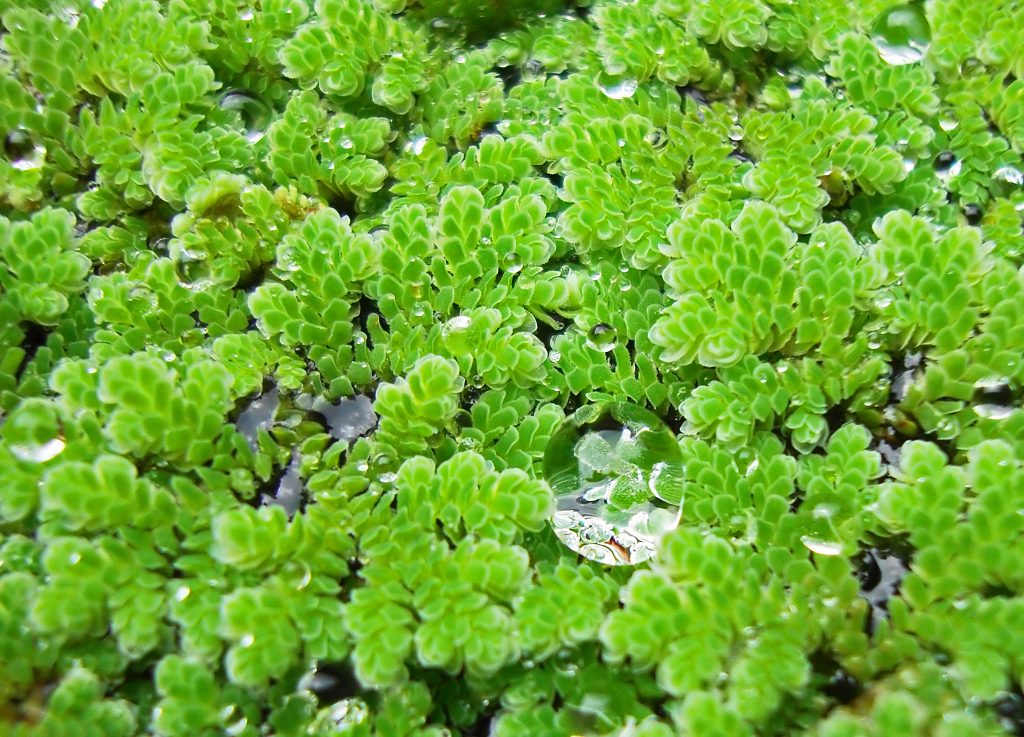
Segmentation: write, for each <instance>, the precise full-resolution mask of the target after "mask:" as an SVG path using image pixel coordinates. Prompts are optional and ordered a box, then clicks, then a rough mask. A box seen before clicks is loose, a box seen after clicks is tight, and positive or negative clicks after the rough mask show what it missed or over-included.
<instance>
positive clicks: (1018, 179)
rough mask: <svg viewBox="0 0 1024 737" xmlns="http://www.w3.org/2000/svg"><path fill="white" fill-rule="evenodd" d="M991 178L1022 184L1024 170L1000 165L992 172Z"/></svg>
mask: <svg viewBox="0 0 1024 737" xmlns="http://www.w3.org/2000/svg"><path fill="white" fill-rule="evenodd" d="M992 178H993V179H995V180H998V181H1000V182H1006V183H1007V184H1015V185H1017V186H1020V185H1022V184H1024V172H1021V170H1020V169H1017V168H1016V167H1013V166H1001V167H999V168H998V169H996V170H995V171H994V172H993V173H992Z"/></svg>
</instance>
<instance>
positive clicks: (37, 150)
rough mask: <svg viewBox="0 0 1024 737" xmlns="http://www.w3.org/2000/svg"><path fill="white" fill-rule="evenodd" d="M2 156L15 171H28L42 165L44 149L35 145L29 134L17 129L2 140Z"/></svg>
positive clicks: (44, 156) (44, 155)
mask: <svg viewBox="0 0 1024 737" xmlns="http://www.w3.org/2000/svg"><path fill="white" fill-rule="evenodd" d="M4 155H5V156H6V157H7V160H8V161H10V162H11V166H13V167H14V168H15V169H18V170H19V171H29V170H30V169H38V168H39V167H41V166H42V165H43V160H44V159H45V158H46V149H45V148H44V147H43V146H37V145H36V143H35V141H34V140H33V138H32V134H31V133H29V132H28V131H27V130H24V129H23V128H19V129H17V130H13V131H11V132H10V133H8V134H7V137H6V138H4Z"/></svg>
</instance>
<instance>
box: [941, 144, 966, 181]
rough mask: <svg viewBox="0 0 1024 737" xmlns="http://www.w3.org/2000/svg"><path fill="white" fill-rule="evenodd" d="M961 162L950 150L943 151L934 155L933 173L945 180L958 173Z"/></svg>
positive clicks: (961, 165)
mask: <svg viewBox="0 0 1024 737" xmlns="http://www.w3.org/2000/svg"><path fill="white" fill-rule="evenodd" d="M962 167H963V162H962V161H961V160H960V159H958V158H957V157H956V155H955V154H954V153H953V152H952V151H943V152H942V153H940V154H939V155H938V156H936V157H935V173H936V174H937V175H938V177H939V179H941V180H943V181H946V180H949V179H953V178H954V177H956V176H958V175H959V174H960V170H961V168H962Z"/></svg>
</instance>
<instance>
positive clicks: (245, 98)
mask: <svg viewBox="0 0 1024 737" xmlns="http://www.w3.org/2000/svg"><path fill="white" fill-rule="evenodd" d="M220 106H221V109H223V110H234V111H235V112H237V113H238V116H239V118H241V121H242V125H243V126H244V127H245V139H246V140H247V141H248V142H249V143H256V142H257V141H259V140H260V139H262V138H263V136H264V135H266V132H267V126H268V125H269V124H270V118H271V113H270V108H269V107H267V105H266V104H265V103H263V101H261V100H260V99H259V98H258V97H256V96H255V95H254V94H253V93H251V92H249V91H247V90H232V91H230V92H226V93H224V95H222V96H221V98H220Z"/></svg>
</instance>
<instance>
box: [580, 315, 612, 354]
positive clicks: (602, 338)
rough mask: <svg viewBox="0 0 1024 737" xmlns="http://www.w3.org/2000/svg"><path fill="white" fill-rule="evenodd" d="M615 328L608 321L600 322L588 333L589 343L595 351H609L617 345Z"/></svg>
mask: <svg viewBox="0 0 1024 737" xmlns="http://www.w3.org/2000/svg"><path fill="white" fill-rule="evenodd" d="M615 337H616V336H615V328H613V327H612V326H611V325H609V324H608V323H606V322H602V323H598V324H597V325H595V326H594V327H592V328H591V329H590V332H589V333H587V345H588V346H590V347H591V348H593V349H594V350H595V351H601V352H602V353H607V352H608V351H610V350H611V349H612V348H614V347H615Z"/></svg>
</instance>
